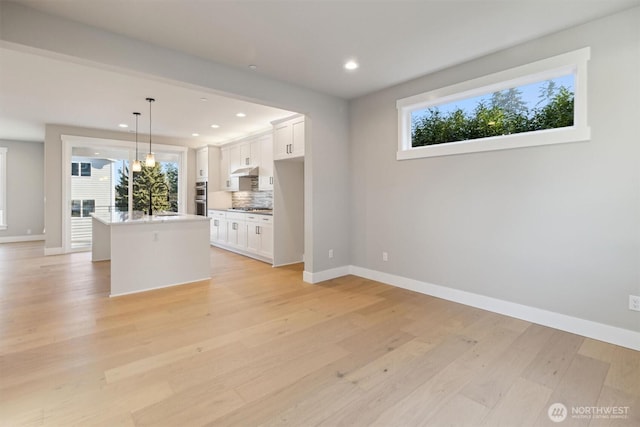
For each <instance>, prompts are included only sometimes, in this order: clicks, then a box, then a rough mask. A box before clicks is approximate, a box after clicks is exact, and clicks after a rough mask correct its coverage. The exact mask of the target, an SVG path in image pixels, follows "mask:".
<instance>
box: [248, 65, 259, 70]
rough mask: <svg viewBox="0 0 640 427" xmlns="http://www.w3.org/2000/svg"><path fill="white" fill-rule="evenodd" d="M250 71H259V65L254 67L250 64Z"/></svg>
mask: <svg viewBox="0 0 640 427" xmlns="http://www.w3.org/2000/svg"><path fill="white" fill-rule="evenodd" d="M249 69H250V70H257V69H258V66H257V65H254V64H250V65H249Z"/></svg>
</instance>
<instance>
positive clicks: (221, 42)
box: [0, 0, 640, 144]
mask: <svg viewBox="0 0 640 427" xmlns="http://www.w3.org/2000/svg"><path fill="white" fill-rule="evenodd" d="M0 1H4V0H0ZM15 2H16V3H22V4H24V5H26V6H28V7H32V8H35V9H38V10H40V11H43V12H45V13H49V14H53V15H57V16H60V17H63V18H67V19H71V20H74V21H78V22H81V23H84V24H88V25H91V26H94V27H98V28H101V29H104V30H107V31H111V32H114V33H118V34H122V35H125V36H128V37H131V38H135V39H139V40H143V41H146V42H149V43H152V44H155V45H159V46H162V47H166V48H170V49H174V50H178V51H182V52H186V53H189V54H192V55H196V56H199V57H202V58H205V59H209V60H211V61H214V62H218V63H222V64H226V65H230V66H233V67H239V68H243V69H246V67H248V66H249V65H255V66H256V67H257V68H256V69H255V72H256V73H260V74H263V75H266V76H268V77H272V78H274V79H277V80H281V81H285V82H289V83H291V84H294V85H298V86H303V87H307V88H310V89H314V90H316V91H319V92H323V93H327V94H331V95H334V96H338V97H342V98H345V99H351V98H355V97H358V96H361V95H363V94H366V93H370V92H373V91H376V90H378V89H381V88H384V87H388V86H391V85H394V84H397V83H400V82H403V81H407V80H409V79H412V78H415V77H418V76H421V75H425V74H428V73H430V72H434V71H437V70H441V69H444V68H446V67H449V66H452V65H455V64H459V63H461V62H464V61H468V60H470V59H473V58H477V57H480V56H483V55H486V54H488V53H491V52H495V51H498V50H500V49H504V48H507V47H510V46H514V45H516V44H519V43H522V42H525V41H527V40H532V39H535V38H538V37H541V36H543V35H546V34H550V33H553V32H556V31H559V30H561V29H564V28H567V27H571V26H574V25H578V24H580V23H584V22H587V21H590V20H593V19H596V18H599V17H601V16H605V15H608V14H612V13H615V12H618V11H621V10H625V9H627V8H630V7H633V6H637V5H640V0H493V1H487V0H467V1H458V0H446V1H445V0H427V1H407V0H394V1H390V0H387V1H370V0H343V1H339V0H336V1H332V0H324V1H313V0H298V1H292V0H290V1H274V0H263V1H258V0H255V1H243V0H238V1H228V0H226V1H219V0H210V1H202V0H156V1H134V0H91V1H86V0H56V1H48V0H16V1H15ZM348 59H355V60H357V61H358V63H359V64H360V67H359V68H358V69H357V70H354V71H346V70H344V69H343V64H344V62H345V61H346V60H348ZM0 65H1V70H2V72H1V73H0V138H2V139H16V140H42V139H43V135H44V123H59V124H70V125H74V126H86V127H94V128H100V129H117V125H118V124H119V123H127V124H129V126H132V124H133V116H132V115H131V112H133V111H134V110H139V111H141V112H142V113H143V116H142V119H141V129H142V130H144V131H145V132H146V131H147V130H148V122H147V121H146V120H147V119H148V114H147V113H148V104H147V103H146V102H145V101H144V99H145V98H146V97H147V96H150V95H153V96H154V97H155V98H156V99H157V101H156V102H155V103H154V105H153V107H152V108H153V119H154V120H153V121H154V124H153V132H154V134H156V133H157V134H160V135H166V136H173V137H181V138H195V139H194V141H197V142H199V143H201V144H205V143H221V142H224V141H228V140H229V139H233V138H237V137H239V136H242V135H246V134H247V133H251V132H255V131H257V130H260V129H264V128H266V127H268V125H269V122H270V121H271V120H274V119H277V118H282V117H286V115H290V114H291V112H286V111H283V110H277V109H273V108H268V107H263V106H257V105H255V104H249V103H246V102H242V101H239V100H233V99H230V98H222V97H219V96H215V95H214V94H212V93H204V92H203V91H202V90H199V89H194V88H189V87H183V86H177V85H172V84H169V83H166V82H160V81H153V80H148V79H144V78H141V77H134V76H130V75H123V74H118V73H116V72H112V71H106V70H100V69H95V68H90V67H87V66H83V65H79V64H72V63H68V62H63V61H61V60H57V59H52V58H45V57H41V56H35V55H33V54H31V53H25V52H17V51H9V50H7V49H0ZM45 70H46V71H45ZM96 81H99V82H100V85H99V87H96V85H95V82H96ZM203 97H205V98H207V99H208V100H207V101H200V98H203ZM240 111H242V112H245V113H246V114H247V117H245V118H243V119H240V118H237V117H235V114H236V113H237V112H240ZM211 124H219V125H220V128H219V129H212V128H211V127H210V125H211ZM194 132H195V133H198V134H200V136H198V137H192V136H191V134H192V133H194Z"/></svg>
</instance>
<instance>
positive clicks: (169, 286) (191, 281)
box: [96, 261, 211, 298]
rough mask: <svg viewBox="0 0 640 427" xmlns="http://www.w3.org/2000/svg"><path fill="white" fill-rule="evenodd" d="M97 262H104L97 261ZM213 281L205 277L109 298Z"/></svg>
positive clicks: (113, 295) (110, 295)
mask: <svg viewBox="0 0 640 427" xmlns="http://www.w3.org/2000/svg"><path fill="white" fill-rule="evenodd" d="M96 262H102V261H96ZM209 280H211V277H203V278H202V279H196V280H190V281H188V282H182V283H172V284H170V285H162V286H156V287H154V288H146V289H142V290H139V291H131V292H121V293H119V294H112V293H110V294H109V298H113V297H123V296H125V295H133V294H140V293H143V292H149V291H156V290H158V289H164V288H172V287H174V286H183V285H189V284H192V283H199V282H204V281H209Z"/></svg>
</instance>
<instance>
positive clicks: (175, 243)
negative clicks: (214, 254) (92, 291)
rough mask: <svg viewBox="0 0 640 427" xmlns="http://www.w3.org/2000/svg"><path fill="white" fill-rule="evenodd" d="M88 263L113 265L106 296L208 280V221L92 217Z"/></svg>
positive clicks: (181, 216) (177, 217) (187, 217)
mask: <svg viewBox="0 0 640 427" xmlns="http://www.w3.org/2000/svg"><path fill="white" fill-rule="evenodd" d="M92 215H93V220H92V226H93V237H92V261H106V260H111V292H110V296H118V295H126V294H131V293H136V292H143V291H148V290H151V289H158V288H164V287H167V286H174V285H180V284H185V283H191V282H196V281H200V280H206V279H209V278H211V268H210V265H209V259H210V258H209V218H207V217H205V216H198V215H187V214H166V215H163V214H160V215H152V216H149V215H146V214H144V213H143V212H134V213H133V214H132V215H129V214H128V213H126V212H112V213H106V214H92Z"/></svg>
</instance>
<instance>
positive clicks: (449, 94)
mask: <svg viewBox="0 0 640 427" xmlns="http://www.w3.org/2000/svg"><path fill="white" fill-rule="evenodd" d="M590 57H591V48H589V47H585V48H582V49H578V50H575V51H572V52H567V53H564V54H561V55H557V56H553V57H551V58H547V59H543V60H540V61H536V62H532V63H529V64H525V65H522V66H519V67H515V68H511V69H508V70H504V71H500V72H497V73H493V74H489V75H486V76H483V77H479V78H476V79H472V80H468V81H465V82H461V83H457V84H453V85H451V86H446V87H443V88H439V89H435V90H432V91H429V92H424V93H421V94H418V95H414V96H410V97H407V98H403V99H399V100H397V102H396V108H397V109H398V151H397V154H396V159H397V160H408V159H417V158H425V157H436V156H447V155H454V154H464V153H476V152H484V151H493V150H506V149H512V148H523V147H535V146H540V145H549V144H562V143H568V142H579V141H588V140H589V139H590V138H591V130H590V128H589V126H588V123H587V63H588V61H589V59H590ZM569 73H573V74H574V76H575V83H574V124H573V126H569V127H564V128H556V129H545V130H538V131H532V132H523V133H516V134H510V135H501V136H492V137H488V138H479V139H472V140H468V141H456V142H447V143H442V144H433V145H426V146H420V147H412V146H411V113H412V112H414V111H416V110H420V109H424V108H428V107H433V106H436V105H441V104H444V103H448V102H454V101H458V100H462V99H465V98H470V97H473V96H478V95H483V94H487V93H492V92H496V91H500V90H504V89H509V88H513V87H514V86H516V87H517V86H523V85H526V84H530V83H535V82H538V81H541V80H548V79H552V78H556V77H559V76H562V75H566V74H569Z"/></svg>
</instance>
